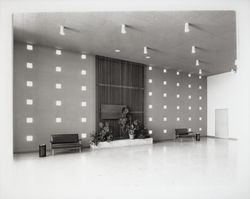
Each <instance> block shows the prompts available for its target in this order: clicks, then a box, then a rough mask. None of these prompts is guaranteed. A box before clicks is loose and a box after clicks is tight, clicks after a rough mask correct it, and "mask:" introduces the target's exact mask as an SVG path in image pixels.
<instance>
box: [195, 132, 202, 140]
mask: <svg viewBox="0 0 250 199" xmlns="http://www.w3.org/2000/svg"><path fill="white" fill-rule="evenodd" d="M200 137H201V136H200V134H199V133H196V135H195V138H196V141H200Z"/></svg>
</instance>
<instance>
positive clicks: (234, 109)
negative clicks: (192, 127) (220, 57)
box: [207, 72, 242, 138]
mask: <svg viewBox="0 0 250 199" xmlns="http://www.w3.org/2000/svg"><path fill="white" fill-rule="evenodd" d="M240 81H241V79H239V78H238V75H237V74H235V73H232V72H229V73H224V74H220V75H214V76H211V77H208V78H207V101H208V103H207V135H209V136H215V109H228V124H229V138H238V137H239V134H238V133H237V132H238V130H237V129H238V126H239V124H240V123H241V119H242V118H241V117H240V115H241V111H242V110H240V109H239V106H240V104H239V101H238V100H240V99H239V98H241V97H239V96H241V95H240V94H239V92H240V89H239V90H238V87H239V84H240ZM237 101H238V102H237Z"/></svg>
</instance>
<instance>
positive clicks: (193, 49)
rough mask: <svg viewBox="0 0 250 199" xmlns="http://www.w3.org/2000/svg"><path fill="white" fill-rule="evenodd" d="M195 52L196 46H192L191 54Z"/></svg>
mask: <svg viewBox="0 0 250 199" xmlns="http://www.w3.org/2000/svg"><path fill="white" fill-rule="evenodd" d="M194 53H196V47H195V46H192V54H194Z"/></svg>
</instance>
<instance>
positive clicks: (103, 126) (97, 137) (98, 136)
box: [90, 122, 113, 146]
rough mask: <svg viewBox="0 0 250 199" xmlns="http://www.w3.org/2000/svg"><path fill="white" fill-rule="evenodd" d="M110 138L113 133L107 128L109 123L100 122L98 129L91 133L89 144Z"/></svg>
mask: <svg viewBox="0 0 250 199" xmlns="http://www.w3.org/2000/svg"><path fill="white" fill-rule="evenodd" d="M112 140H113V134H112V132H111V130H110V128H109V123H108V122H105V123H103V122H100V123H99V129H98V131H97V132H95V133H93V134H92V135H91V140H90V144H91V145H94V146H97V145H98V143H99V142H105V141H107V142H110V141H112Z"/></svg>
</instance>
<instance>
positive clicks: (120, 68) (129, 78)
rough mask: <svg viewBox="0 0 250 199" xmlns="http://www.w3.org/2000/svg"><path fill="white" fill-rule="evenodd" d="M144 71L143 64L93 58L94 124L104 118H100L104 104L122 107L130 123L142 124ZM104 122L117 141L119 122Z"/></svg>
mask: <svg viewBox="0 0 250 199" xmlns="http://www.w3.org/2000/svg"><path fill="white" fill-rule="evenodd" d="M144 68H145V65H143V64H139V63H134V62H129V61H125V60H118V59H113V58H108V57H102V56H96V73H97V74H96V86H97V100H96V101H97V124H98V123H99V122H100V121H101V120H102V119H103V118H105V117H102V116H103V114H101V112H102V108H101V106H102V105H103V104H106V105H111V107H112V106H113V105H125V106H127V107H128V108H129V109H130V112H131V116H132V119H133V120H135V119H138V120H140V121H142V122H143V118H144ZM111 112H112V111H111ZM106 115H107V114H106ZM108 115H109V113H108ZM111 115H112V114H111ZM105 121H108V122H109V123H110V128H111V129H112V130H113V133H114V135H115V138H119V134H120V128H119V124H118V119H114V118H110V117H107V118H106V120H105Z"/></svg>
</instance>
